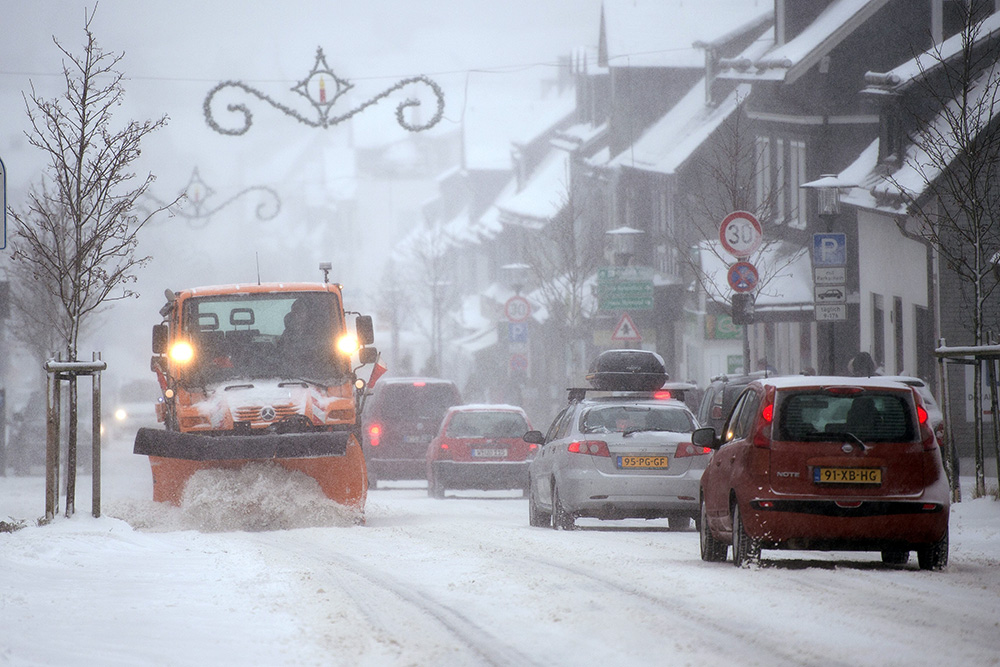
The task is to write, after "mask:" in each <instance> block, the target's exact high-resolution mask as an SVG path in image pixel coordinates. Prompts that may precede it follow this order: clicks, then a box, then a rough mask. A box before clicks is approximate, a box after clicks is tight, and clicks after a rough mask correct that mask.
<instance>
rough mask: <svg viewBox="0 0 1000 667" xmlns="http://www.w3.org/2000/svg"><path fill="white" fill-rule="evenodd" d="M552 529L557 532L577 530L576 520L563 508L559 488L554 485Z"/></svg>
mask: <svg viewBox="0 0 1000 667" xmlns="http://www.w3.org/2000/svg"><path fill="white" fill-rule="evenodd" d="M552 527H553V528H555V529H556V530H574V529H576V519H574V518H573V515H572V514H571V513H570V512H567V511H566V508H565V507H563V504H562V500H561V499H560V498H559V487H558V486H556V485H555V484H553V485H552Z"/></svg>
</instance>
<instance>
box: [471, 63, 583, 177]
mask: <svg viewBox="0 0 1000 667" xmlns="http://www.w3.org/2000/svg"><path fill="white" fill-rule="evenodd" d="M543 88H545V86H543V83H542V82H541V81H540V80H539V79H538V78H537V76H536V75H534V74H530V75H525V74H522V73H519V72H513V73H501V72H489V73H485V72H470V73H469V84H468V97H467V101H466V104H465V107H464V109H463V110H462V115H463V133H464V136H463V144H464V146H465V165H464V166H465V168H466V169H469V170H483V171H510V170H511V169H512V161H511V150H512V149H513V147H514V145H516V144H521V145H523V144H527V143H530V142H531V141H534V140H535V139H536V138H538V137H539V136H541V135H542V134H544V133H545V132H547V131H549V130H551V129H552V128H553V127H555V126H556V125H558V124H559V123H561V122H563V121H565V120H566V118H567V117H569V116H570V115H571V114H573V113H574V112H575V110H576V94H575V92H574V90H573V88H572V87H567V88H564V89H562V90H557V89H556V88H555V86H548V87H547V89H546V90H544V91H543Z"/></svg>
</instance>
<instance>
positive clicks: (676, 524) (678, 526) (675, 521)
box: [667, 516, 691, 533]
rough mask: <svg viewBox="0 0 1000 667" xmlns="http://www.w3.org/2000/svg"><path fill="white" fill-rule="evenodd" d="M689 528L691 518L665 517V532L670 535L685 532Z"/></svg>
mask: <svg viewBox="0 0 1000 667" xmlns="http://www.w3.org/2000/svg"><path fill="white" fill-rule="evenodd" d="M690 527H691V518H690V517H686V516H668V517H667V530H669V531H670V532H672V533H676V532H678V531H681V530H687V529H688V528H690Z"/></svg>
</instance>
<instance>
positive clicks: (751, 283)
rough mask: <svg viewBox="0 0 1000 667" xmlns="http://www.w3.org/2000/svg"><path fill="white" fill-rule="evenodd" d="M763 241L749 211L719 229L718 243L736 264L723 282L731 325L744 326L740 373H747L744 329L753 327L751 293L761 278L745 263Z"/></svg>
mask: <svg viewBox="0 0 1000 667" xmlns="http://www.w3.org/2000/svg"><path fill="white" fill-rule="evenodd" d="M763 240H764V230H763V229H762V228H761V226H760V221H759V220H757V217H756V216H755V215H754V214H753V213H749V212H748V211H733V212H732V213H730V214H729V215H727V216H726V217H725V218H723V220H722V224H721V225H719V242H720V243H722V247H723V248H725V249H726V252H728V253H729V254H730V255H732V256H733V257H735V258H736V259H737V260H740V261H737V262H736V263H735V264H733V265H732V266H730V267H729V271H727V275H726V278H727V280H728V281H729V286H730V287H731V288H732V289H733V292H734V294H733V296H732V299H731V300H730V303H731V306H732V308H731V310H730V315H731V317H732V320H733V323H734V324H742V325H744V326H743V370H744V371H745V372H747V373H749V372H750V335H749V332H748V331H747V327H746V325H748V324H752V323H753V302H754V296H753V291H754V290H755V289H757V283H758V281H759V279H760V275H759V274H758V273H757V267H756V266H754V265H753V264H751V263H750V262H749V261H747V258H749V257H750V255H752V254H753V253H754V252H756V251H757V248H759V247H760V244H761V241H763Z"/></svg>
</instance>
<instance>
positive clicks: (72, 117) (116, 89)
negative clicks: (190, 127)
mask: <svg viewBox="0 0 1000 667" xmlns="http://www.w3.org/2000/svg"><path fill="white" fill-rule="evenodd" d="M92 21H93V14H92V13H91V15H90V16H89V17H87V18H86V20H85V26H84V32H85V34H86V44H85V46H84V49H83V53H82V54H81V55H79V56H78V55H75V54H73V53H72V52H71V51H70V50H68V49H67V48H64V47H63V46H62V44H60V43H59V41H58V40H56V39H54V38H53V42H54V43H55V45H56V47H57V48H58V49H59V51H60V52H61V53H62V54H63V56H64V60H63V77H64V79H65V84H66V90H65V92H64V93H63V94H62V96H61V97H59V98H55V99H45V98H43V97H42V96H41V95H40V94H39V93H37V92H36V91H35V88H34V86H33V85H32V89H31V94H30V95H26V96H25V97H24V101H25V107H26V110H27V114H28V119H29V122H30V123H31V130H30V131H29V132H26V134H27V137H28V141H29V142H30V143H31V145H32V146H35V147H36V148H38V149H40V150H42V151H43V152H44V153H45V154H46V156H47V158H48V165H47V168H46V170H45V173H44V175H43V179H42V182H41V184H39V185H37V186H35V187H33V188H32V190H31V191H30V192H29V194H28V202H27V205H26V208H25V210H23V211H17V210H13V209H12V210H11V215H12V217H13V219H14V223H15V225H14V235H13V239H12V243H11V245H12V248H13V254H12V258H13V259H14V260H16V261H18V262H23V268H22V269H19V271H20V273H21V275H27V274H30V276H31V277H32V278H33V281H30V282H29V283H27V285H25V286H30V287H31V288H32V289H34V290H37V291H38V292H39V293H40V295H39V296H38V298H35V299H32V298H24V299H22V302H23V303H25V304H36V303H38V302H39V301H41V302H46V300H47V299H53V300H54V301H55V302H56V303H57V304H58V309H57V311H58V312H55V313H53V312H51V311H48V314H46V315H45V317H51V318H53V319H52V320H51V321H50V322H49V323H48V324H49V326H50V327H53V328H55V329H56V330H57V331H58V332H59V335H60V338H61V339H62V340H61V341H60V342H61V343H62V344H63V345H65V348H66V350H67V353H68V355H69V358H70V359H71V360H75V359H76V358H77V346H78V342H79V337H80V331H81V327H82V326H83V324H84V322H85V320H86V319H87V317H88V316H90V315H92V314H94V313H95V312H96V311H98V310H99V309H100V307H101V306H102V304H105V303H107V302H109V301H114V300H117V299H124V298H128V297H132V296H135V294H134V292H133V291H132V290H131V289H129V287H128V285H129V284H131V283H134V282H135V271H136V270H137V269H138V268H140V267H141V266H143V265H144V264H145V263H146V262H148V261H149V258H148V257H136V255H135V250H136V245H137V242H138V232H139V230H140V229H141V228H142V226H143V225H144V224H145V223H146V222H147V221H148V220H149V219H150V218H151V217H152V216H153V215H155V214H156V213H158V212H160V211H162V210H164V209H165V208H166V207H165V206H164V207H161V208H158V209H156V210H154V211H149V212H146V213H144V214H143V215H142V216H141V217H140V216H138V215H136V213H135V210H136V207H135V204H136V200H137V199H138V198H139V197H140V196H142V194H143V193H144V192H145V191H146V189H147V188H148V187H149V185H150V184H151V183H152V182H153V181H154V176H153V175H152V174H149V175H147V176H146V177H145V179H143V180H142V181H140V182H138V183H136V182H134V181H135V178H136V176H135V174H134V173H133V172H132V171H131V169H132V163H133V162H134V161H135V160H136V159H138V158H139V155H140V144H141V142H142V140H143V139H144V138H145V137H146V135H148V134H149V133H151V132H153V131H155V130H157V129H159V128H160V127H162V126H164V125H165V124H166V121H167V119H166V116H164V117H161V118H160V119H159V120H155V121H151V120H147V121H144V122H139V121H129V122H127V123H126V124H125V126H124V127H122V128H121V129H118V130H115V129H114V127H113V124H112V111H113V110H114V109H115V107H118V106H120V105H121V103H122V101H123V98H124V88H123V86H122V80H123V75H122V73H121V72H119V71H118V70H117V67H118V65H119V63H120V61H121V59H122V57H123V55H122V54H115V53H107V52H104V51H103V50H101V49H100V48H99V47H98V45H97V42H96V40H95V38H94V35H93V33H92V32H91V28H90V26H91V22H92ZM173 203H174V202H171V204H173ZM22 285H23V283H22ZM29 307H31V306H29ZM23 314H24V315H26V316H29V317H31V316H37V315H40V314H41V313H36V312H31V313H23Z"/></svg>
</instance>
